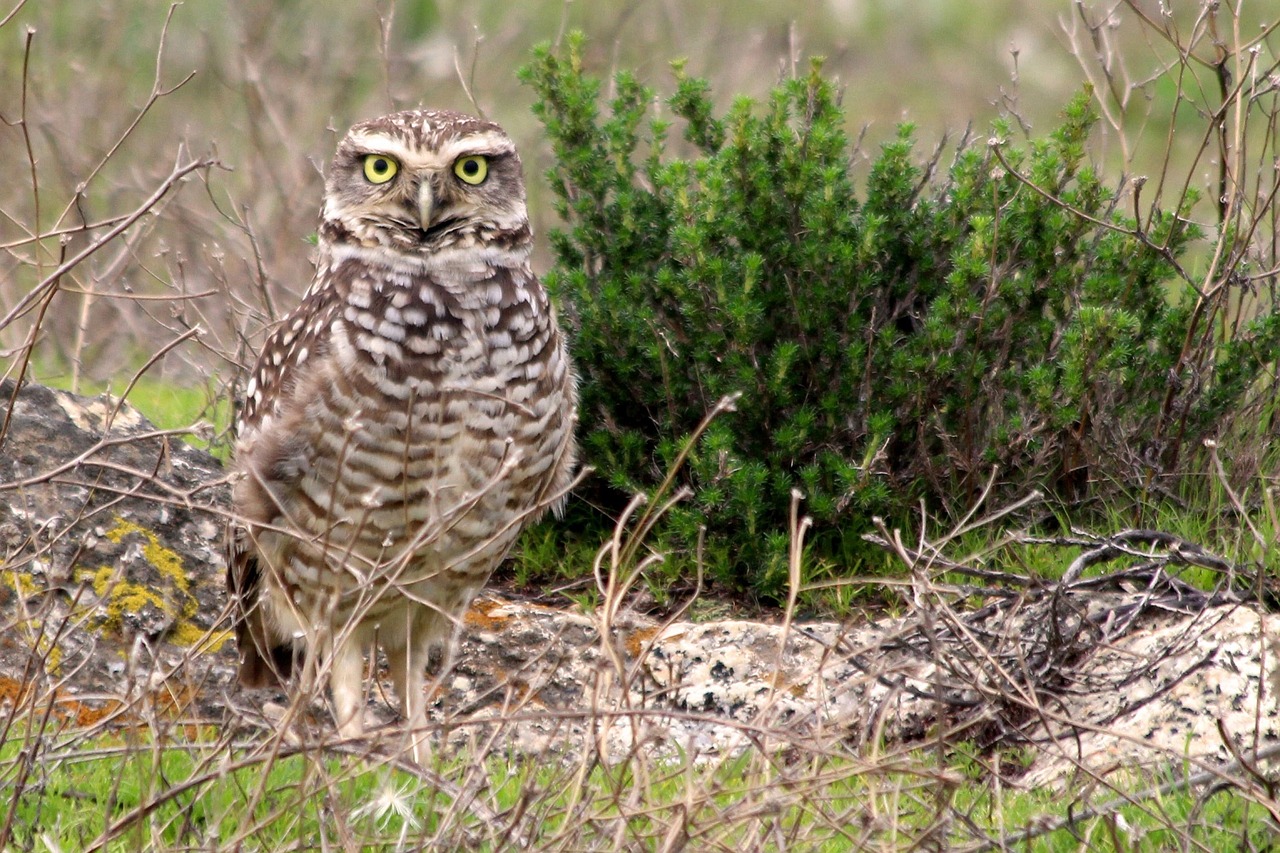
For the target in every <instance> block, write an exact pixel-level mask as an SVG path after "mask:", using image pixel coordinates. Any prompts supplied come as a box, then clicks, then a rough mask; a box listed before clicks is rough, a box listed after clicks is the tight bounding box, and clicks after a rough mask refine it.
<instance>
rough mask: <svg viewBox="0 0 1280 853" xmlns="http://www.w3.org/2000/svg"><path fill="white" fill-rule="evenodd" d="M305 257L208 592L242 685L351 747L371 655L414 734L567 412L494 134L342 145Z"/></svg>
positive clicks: (432, 116) (475, 123)
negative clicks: (229, 616) (303, 706)
mask: <svg viewBox="0 0 1280 853" xmlns="http://www.w3.org/2000/svg"><path fill="white" fill-rule="evenodd" d="M318 234H319V240H318V252H317V256H316V271H315V278H314V280H313V281H312V283H311V285H310V287H309V288H308V289H307V291H306V293H305V294H304V296H303V298H302V300H301V303H300V304H299V305H298V307H297V308H296V309H295V310H294V311H293V313H291V314H290V315H289V316H287V317H286V318H285V319H284V320H283V322H281V323H280V324H279V325H278V326H277V327H276V328H275V329H274V330H273V331H272V333H271V334H270V335H269V337H268V338H267V340H266V343H265V344H264V346H263V349H262V352H261V355H260V356H259V358H258V360H257V364H256V366H255V367H254V368H253V371H252V372H251V373H250V374H249V379H248V383H247V385H246V387H245V389H244V394H243V398H242V401H241V404H240V408H239V414H238V421H237V430H238V439H237V442H236V447H235V463H234V467H235V476H236V480H235V484H234V486H233V492H232V495H233V506H234V513H233V519H234V520H233V522H232V523H231V525H230V526H229V534H228V551H229V559H228V569H227V583H228V588H229V591H230V593H231V598H232V601H233V606H234V611H235V616H234V620H235V629H236V637H237V643H238V648H239V653H240V680H241V682H242V683H243V684H245V685H247V686H268V685H273V684H282V683H284V680H285V679H287V678H289V677H290V676H291V674H295V671H296V674H295V675H294V680H295V683H296V684H298V685H299V687H300V688H304V689H312V688H316V689H321V688H322V686H323V684H324V683H325V677H326V676H327V684H328V687H329V691H330V694H331V697H332V710H333V716H334V719H335V721H336V723H337V726H338V729H339V731H340V732H341V734H342V735H344V736H348V737H350V736H355V735H358V734H360V733H361V728H362V723H361V716H362V710H363V706H364V691H363V684H362V679H363V675H364V667H365V665H364V662H363V655H364V653H365V652H370V651H372V650H373V649H374V648H375V647H377V646H380V647H381V648H382V650H383V651H384V652H385V654H386V659H387V662H388V665H389V668H390V674H391V678H392V681H393V683H394V685H395V689H396V693H397V695H398V697H399V701H400V705H401V711H402V712H403V715H404V718H405V720H406V721H408V723H409V724H410V726H411V727H417V726H420V724H421V723H423V722H425V718H426V698H425V696H424V687H425V677H426V676H425V670H426V667H427V663H428V657H429V656H430V655H431V654H432V653H433V650H440V649H442V648H444V647H445V646H446V644H447V642H448V641H449V640H450V639H451V636H452V633H453V630H454V627H455V626H456V625H457V624H459V620H460V618H461V616H462V614H463V612H464V611H465V610H466V608H467V605H468V603H469V602H470V601H471V599H472V597H473V596H474V595H475V594H476V592H477V591H478V590H479V589H480V588H481V587H482V586H483V585H484V584H485V582H486V581H487V580H488V578H489V576H490V574H491V573H492V572H493V570H494V568H495V567H496V566H497V565H498V564H499V563H500V562H501V561H502V560H503V558H504V557H505V556H506V555H507V553H508V551H509V550H510V549H511V546H512V544H513V543H514V542H515V540H516V537H517V535H518V534H519V533H520V530H521V529H522V528H523V527H524V526H525V525H526V524H528V523H529V522H531V521H533V520H534V519H536V518H538V517H539V516H540V515H542V513H543V512H544V511H545V510H546V509H548V508H556V509H557V510H558V509H559V507H560V505H561V504H562V502H563V499H564V496H565V493H566V491H567V490H568V487H569V484H570V480H571V477H572V472H573V468H574V463H575V444H574V435H573V433H574V424H575V421H576V390H575V378H574V372H573V369H572V365H571V364H570V361H569V355H568V353H567V351H566V348H565V338H564V336H563V335H562V333H561V331H560V329H559V327H558V325H557V321H556V314H555V311H554V310H553V308H552V306H551V304H550V302H549V301H548V298H547V294H546V292H545V291H544V290H543V288H542V286H541V284H540V282H539V281H538V279H537V278H536V277H535V276H534V274H533V272H532V270H531V268H530V262H529V255H530V250H531V247H532V231H531V229H530V226H529V218H528V214H527V212H526V209H525V193H524V184H523V179H522V177H521V167H520V158H519V156H518V154H517V153H516V148H515V145H514V144H513V143H512V141H511V139H510V138H509V137H508V136H507V134H506V133H504V132H503V130H502V128H501V127H499V126H498V125H496V124H494V123H492V122H489V121H485V120H482V119H479V118H474V117H472V116H468V115H463V114H460V113H454V112H447V111H441V110H410V111H405V112H399V113H395V114H393V115H389V116H384V117H382V118H376V119H373V120H371V121H366V122H362V123H360V124H357V125H355V126H354V127H352V128H351V129H350V130H349V131H348V132H347V134H346V136H345V138H343V140H342V142H341V143H340V144H339V145H338V149H337V152H336V154H335V155H334V157H333V161H332V163H331V164H330V167H329V169H328V173H327V176H326V182H325V196H324V204H323V207H322V210H321V215H320V226H319V232H318ZM417 754H418V753H416V752H415V755H417Z"/></svg>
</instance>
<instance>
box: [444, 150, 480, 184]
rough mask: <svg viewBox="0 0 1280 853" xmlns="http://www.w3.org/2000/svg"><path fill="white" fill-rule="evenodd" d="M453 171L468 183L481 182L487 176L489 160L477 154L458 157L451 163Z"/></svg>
mask: <svg viewBox="0 0 1280 853" xmlns="http://www.w3.org/2000/svg"><path fill="white" fill-rule="evenodd" d="M453 173H454V174H455V175H457V176H458V177H459V178H461V179H462V180H464V181H466V182H467V183H468V184H472V185H475V184H481V183H484V179H485V178H487V177H488V176H489V161H488V160H487V159H485V158H484V157H482V156H480V155H479V154H473V155H471V156H470V157H459V158H458V162H456V163H454V164H453Z"/></svg>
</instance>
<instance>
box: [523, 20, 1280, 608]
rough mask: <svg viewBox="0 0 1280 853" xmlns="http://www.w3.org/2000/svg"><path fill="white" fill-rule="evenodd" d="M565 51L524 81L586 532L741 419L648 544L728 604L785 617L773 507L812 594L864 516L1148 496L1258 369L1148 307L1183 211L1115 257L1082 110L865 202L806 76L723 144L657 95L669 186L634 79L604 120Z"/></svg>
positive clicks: (732, 128)
mask: <svg viewBox="0 0 1280 853" xmlns="http://www.w3.org/2000/svg"><path fill="white" fill-rule="evenodd" d="M579 47H580V44H579V42H578V41H574V40H572V39H571V40H570V43H569V48H568V51H567V54H565V55H563V56H562V55H558V54H556V53H554V52H552V51H551V50H549V49H542V50H540V51H539V52H538V53H537V54H536V57H535V60H534V61H533V63H532V64H531V65H530V66H528V67H527V68H525V69H524V70H523V72H522V74H523V79H524V81H525V82H526V83H527V84H529V85H531V86H532V87H533V88H534V89H535V90H536V93H537V97H538V101H537V103H536V105H535V107H534V109H535V112H536V113H537V115H538V116H539V118H540V119H541V120H542V121H543V123H544V124H545V126H546V130H547V133H548V135H549V137H550V139H551V141H552V144H553V146H554V153H555V158H556V164H555V167H554V168H553V170H552V171H551V173H550V180H551V183H552V187H553V190H554V192H555V194H556V196H557V198H558V210H559V213H560V215H561V216H562V218H563V220H564V223H565V227H564V229H563V230H560V231H557V232H554V233H553V234H552V235H551V241H552V245H553V248H554V251H555V255H556V261H557V262H556V266H555V268H554V270H553V271H552V272H551V273H550V275H549V276H548V284H549V286H550V287H551V288H552V290H553V292H554V293H555V294H556V295H557V296H558V297H559V299H560V302H561V303H562V304H563V305H564V306H565V311H566V314H567V315H568V316H569V318H570V322H571V324H572V326H573V328H574V329H575V334H574V340H573V350H574V353H575V355H576V359H577V363H578V367H579V370H580V372H581V377H582V428H581V435H582V438H583V443H584V446H585V455H586V460H587V462H588V463H590V464H592V465H594V466H595V467H596V469H597V471H598V474H597V475H596V476H595V477H594V478H593V479H592V481H590V482H589V483H588V484H587V486H586V487H585V490H586V492H587V496H588V498H589V501H588V503H590V504H594V505H595V506H598V507H603V508H604V509H606V510H607V511H608V512H616V511H617V510H618V509H619V508H620V507H621V506H622V504H623V503H624V502H625V500H626V498H627V497H628V496H629V495H630V494H631V493H633V492H635V491H642V490H647V489H652V488H653V486H654V485H655V484H656V483H658V482H660V481H661V478H662V476H663V474H664V472H665V471H666V468H667V466H668V465H669V464H670V463H671V462H672V460H673V459H674V458H675V456H676V454H677V453H678V452H679V450H680V448H681V446H682V444H683V443H684V442H685V440H686V437H687V436H689V435H690V433H691V432H692V431H693V429H694V428H695V427H696V425H697V424H698V423H699V421H700V420H701V419H702V418H703V417H704V415H705V414H706V413H707V412H708V410H710V409H711V408H712V407H713V406H714V405H715V404H716V402H717V401H718V400H719V399H720V398H721V397H722V396H724V395H727V394H731V393H735V392H741V393H742V395H743V396H742V397H741V399H740V401H739V403H738V406H737V411H736V412H735V413H733V414H730V415H727V416H724V417H721V418H719V419H718V420H717V421H716V422H715V423H714V424H713V425H712V426H711V428H710V429H709V430H708V431H707V432H706V433H705V435H703V437H702V438H701V439H700V440H699V441H698V442H697V444H696V446H695V448H694V451H693V453H692V454H691V456H690V460H689V463H688V465H687V466H686V468H685V470H684V472H683V474H682V476H683V477H684V478H685V480H686V481H687V483H688V484H689V485H690V486H691V487H692V488H693V489H694V492H695V497H694V499H693V500H692V502H690V503H689V504H687V505H685V506H684V507H683V508H681V509H678V510H677V511H675V512H673V513H671V514H670V516H669V517H668V518H667V519H666V523H665V527H663V528H662V530H661V532H660V534H659V538H660V539H661V544H662V545H664V546H666V547H669V548H674V549H676V550H677V552H678V551H680V550H681V549H684V550H685V552H686V553H687V550H688V549H689V548H690V547H691V545H692V543H693V542H694V541H695V540H696V536H697V530H698V528H699V526H700V525H706V527H707V545H706V548H707V556H708V560H707V564H708V569H709V570H710V571H711V573H712V577H713V578H715V579H716V580H719V581H720V582H722V583H726V584H729V585H731V586H732V587H736V588H739V589H747V590H753V591H755V592H757V593H759V594H761V595H763V596H765V597H775V596H777V595H778V594H779V593H780V591H781V590H782V589H783V584H784V582H785V578H786V571H785V569H786V543H787V530H786V519H787V507H788V502H789V496H790V492H791V489H792V488H793V487H798V488H799V489H800V490H801V491H802V492H803V493H804V495H805V497H806V504H805V510H806V512H808V513H809V514H810V515H812V516H813V517H814V519H815V522H816V525H815V528H814V534H813V536H812V537H811V543H810V548H809V555H808V557H809V564H810V570H811V571H812V569H813V567H814V566H818V565H824V564H825V565H826V566H828V567H830V566H836V567H841V570H843V571H846V572H848V571H853V570H855V568H856V567H855V566H854V565H853V564H854V562H855V561H856V560H857V559H858V556H859V553H860V542H859V537H860V535H861V534H862V533H863V532H865V531H866V530H867V529H868V528H869V527H870V523H869V522H870V517H871V516H872V515H873V514H877V515H884V516H888V517H890V518H894V517H898V516H901V515H902V514H903V513H905V512H909V511H911V509H912V507H914V506H915V505H916V504H917V502H919V501H920V500H922V499H923V500H924V501H925V502H926V504H927V505H929V506H930V507H932V508H933V509H934V510H935V511H941V512H955V511H960V510H964V509H966V508H968V507H969V506H971V505H972V502H973V501H974V500H975V498H976V497H977V495H978V494H979V493H980V492H981V491H982V489H983V487H984V486H985V484H986V482H987V481H988V479H989V478H990V477H991V474H992V471H997V472H998V474H997V479H996V493H997V495H1001V496H1004V497H1010V496H1015V495H1021V494H1023V493H1025V492H1026V491H1027V490H1030V489H1032V488H1039V489H1043V490H1046V491H1047V492H1049V493H1051V494H1054V495H1057V496H1058V497H1059V498H1061V499H1062V500H1064V501H1079V500H1082V499H1085V498H1089V497H1100V496H1106V495H1108V494H1112V493H1114V490H1115V489H1116V488H1117V487H1125V486H1132V487H1139V486H1141V485H1142V483H1143V482H1146V481H1148V480H1149V479H1150V478H1151V477H1153V476H1161V477H1162V476H1166V475H1168V474H1169V473H1170V472H1172V471H1173V470H1174V469H1175V466H1176V465H1177V464H1178V463H1179V462H1180V458H1181V456H1182V455H1183V454H1185V452H1186V449H1187V448H1192V447H1197V446H1198V445H1199V443H1200V439H1202V438H1203V437H1205V436H1208V435H1211V434H1213V431H1214V429H1215V426H1216V424H1217V422H1218V419H1219V417H1220V416H1221V415H1222V414H1223V413H1224V412H1227V411H1229V410H1230V409H1231V408H1232V407H1233V406H1234V405H1236V404H1238V402H1239V401H1240V399H1241V395H1243V394H1244V393H1246V392H1247V391H1248V389H1249V388H1250V387H1251V385H1253V384H1254V380H1255V379H1256V378H1257V376H1258V374H1259V370H1260V368H1261V365H1263V364H1265V363H1266V362H1267V361H1268V360H1270V359H1272V358H1273V357H1274V353H1275V351H1276V339H1277V328H1276V325H1277V324H1276V322H1275V321H1274V320H1272V319H1271V318H1270V317H1267V318H1264V319H1262V320H1260V321H1258V322H1256V323H1255V324H1254V326H1251V327H1248V328H1244V329H1242V330H1241V331H1240V332H1239V335H1238V336H1237V338H1236V339H1234V340H1233V341H1232V342H1231V343H1230V345H1229V346H1225V347H1221V346H1218V345H1217V344H1215V342H1214V340H1213V331H1212V328H1211V324H1210V322H1209V320H1208V319H1207V317H1206V316H1205V314H1204V312H1203V311H1198V310H1195V308H1194V306H1195V300H1194V297H1195V293H1194V292H1191V291H1188V290H1186V289H1184V290H1183V291H1182V294H1185V298H1184V296H1183V295H1180V294H1178V293H1172V294H1171V293H1167V292H1166V289H1167V287H1168V286H1169V284H1170V282H1172V281H1173V280H1174V279H1175V270H1176V269H1177V267H1176V266H1175V265H1176V264H1177V263H1178V259H1179V257H1180V256H1181V255H1182V254H1183V253H1184V250H1185V249H1186V248H1187V246H1188V244H1189V243H1190V242H1191V241H1194V240H1195V239H1196V238H1197V237H1198V236H1199V235H1198V232H1197V229H1196V228H1195V227H1193V226H1192V225H1190V224H1189V221H1188V218H1187V214H1188V210H1189V208H1190V205H1191V204H1192V203H1193V202H1194V199H1193V198H1187V199H1186V200H1185V206H1184V209H1182V210H1178V211H1165V212H1161V211H1156V212H1153V214H1152V215H1151V217H1150V221H1149V223H1146V224H1145V225H1144V231H1143V233H1142V236H1141V237H1139V236H1134V230H1135V223H1134V222H1133V221H1131V220H1128V219H1126V218H1125V216H1124V215H1122V214H1121V213H1120V211H1119V210H1117V198H1118V195H1119V194H1118V192H1117V191H1116V190H1115V189H1112V188H1110V187H1108V186H1107V185H1105V184H1104V182H1103V181H1102V179H1101V178H1100V177H1099V175H1098V174H1097V173H1096V172H1095V171H1094V169H1093V168H1092V167H1091V166H1090V165H1089V164H1088V162H1087V159H1086V156H1085V147H1086V142H1087V140H1088V137H1089V133H1090V129H1091V127H1092V126H1093V124H1094V122H1095V115H1094V113H1093V111H1092V108H1091V97H1090V95H1089V93H1088V92H1085V93H1082V94H1081V95H1079V96H1078V97H1077V98H1075V99H1074V100H1073V101H1072V102H1071V103H1070V104H1069V105H1068V106H1067V108H1066V110H1065V112H1064V116H1063V120H1062V124H1061V126H1060V127H1059V128H1058V129H1057V130H1056V131H1054V132H1053V133H1052V134H1051V135H1050V136H1049V137H1048V138H1047V139H1044V140H1041V141H1034V142H1032V143H1030V144H1028V145H1026V146H1025V147H1018V146H1015V145H1013V144H1011V143H1008V142H993V143H992V144H963V145H961V146H960V147H959V150H958V151H957V152H956V153H955V155H954V159H953V161H952V162H951V164H950V167H949V169H946V168H942V169H938V168H936V161H937V159H938V158H935V162H934V163H927V162H926V163H921V162H920V158H918V157H917V156H916V155H915V153H914V150H913V146H914V142H913V138H912V129H911V127H910V126H904V127H902V128H901V129H900V131H899V133H898V136H897V138H896V139H895V140H894V141H892V142H890V143H889V144H887V145H885V146H883V149H882V151H881V152H880V154H879V157H878V158H877V159H876V160H875V161H874V163H873V164H872V165H871V168H870V172H869V176H868V177H867V178H866V183H865V187H864V188H863V189H862V191H861V192H859V191H858V190H857V188H856V187H855V184H854V181H853V178H852V151H851V147H850V142H849V139H848V138H847V135H846V133H845V129H844V128H845V124H846V118H845V116H844V114H843V112H842V110H841V107H840V101H839V93H838V91H837V90H836V88H835V87H834V86H833V85H832V84H831V83H830V82H828V81H826V80H824V79H823V78H822V76H821V74H820V70H819V68H818V66H817V65H816V64H815V66H814V68H813V70H812V72H811V73H810V74H809V76H808V77H806V78H804V79H794V80H787V81H784V82H782V83H780V84H779V85H778V86H777V88H776V89H775V90H774V91H773V93H772V96H771V97H770V98H769V100H768V102H767V103H765V104H763V105H760V104H756V103H753V102H752V101H750V100H746V99H741V100H738V101H737V102H735V103H734V104H733V106H732V107H731V108H730V109H729V111H728V113H727V114H726V115H724V116H723V117H720V118H717V117H716V116H715V115H714V113H715V110H714V108H713V106H712V103H711V100H710V97H709V94H708V86H707V84H706V83H705V82H704V81H701V80H697V79H692V78H689V77H687V76H685V75H684V74H683V73H681V71H680V69H679V67H677V69H676V78H677V85H676V91H675V94H674V95H672V96H671V97H669V98H668V99H667V100H666V104H667V105H668V106H669V107H670V110H671V112H672V113H674V115H675V116H676V117H678V118H679V119H681V120H682V126H683V137H684V140H685V142H684V143H677V144H679V145H681V146H682V147H683V148H684V150H687V151H689V152H691V154H692V156H687V157H677V156H673V155H672V154H671V153H670V151H669V150H668V133H669V131H670V128H671V125H672V123H671V122H669V121H665V120H662V119H657V118H652V117H650V118H648V120H647V121H646V116H649V115H650V113H651V105H652V104H653V103H654V94H653V92H652V91H651V90H650V89H649V88H647V87H645V86H643V85H641V84H640V83H639V82H638V81H637V80H636V79H635V77H634V76H632V75H631V74H629V73H627V72H625V71H624V72H621V73H619V74H617V75H616V77H615V80H614V91H615V94H614V95H613V97H612V99H611V101H610V103H609V109H608V112H607V114H603V115H602V113H601V109H600V104H601V97H600V88H601V85H600V81H599V80H598V79H595V78H593V77H592V76H590V75H589V74H587V73H585V72H584V71H583V70H582V67H581V62H580V59H579V56H580V54H579ZM653 112H660V110H654V111H653ZM995 133H996V135H997V137H1007V136H1008V135H1009V134H1008V129H1007V128H1006V127H1003V126H997V127H996V129H995ZM672 147H675V145H673V146H672ZM1215 364H1216V369H1215ZM676 563H677V564H678V563H679V561H678V560H677V561H676Z"/></svg>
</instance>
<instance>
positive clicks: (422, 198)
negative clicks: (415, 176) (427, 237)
mask: <svg viewBox="0 0 1280 853" xmlns="http://www.w3.org/2000/svg"><path fill="white" fill-rule="evenodd" d="M434 214H435V196H433V195H432V193H431V182H430V181H426V180H424V181H423V182H422V183H421V185H419V187H418V222H419V223H420V224H421V225H422V230H423V231H426V230H427V229H429V228H430V227H431V217H432V216H433V215H434Z"/></svg>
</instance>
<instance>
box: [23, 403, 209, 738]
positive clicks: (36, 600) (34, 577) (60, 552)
mask: <svg viewBox="0 0 1280 853" xmlns="http://www.w3.org/2000/svg"><path fill="white" fill-rule="evenodd" d="M0 425H3V426H0V428H2V429H3V443H0V566H2V567H3V584H2V585H0V618H3V619H4V620H5V622H6V624H8V625H10V626H11V628H10V629H9V630H8V631H6V632H5V635H4V638H3V639H2V640H0V667H3V669H4V670H6V671H7V673H6V674H11V675H12V676H13V677H14V678H18V677H20V676H19V674H21V673H27V678H28V679H29V678H30V673H33V672H38V673H41V674H42V677H44V678H48V679H53V680H55V681H56V680H58V679H60V678H61V677H63V676H65V675H66V674H68V673H71V672H76V673H77V677H76V681H77V682H78V683H82V684H90V683H91V684H94V685H95V686H96V687H106V686H108V685H110V686H113V687H116V688H120V689H124V688H125V685H126V683H136V682H144V683H145V681H146V680H149V673H150V672H153V671H155V670H157V669H158V668H161V669H162V668H166V667H171V666H175V665H176V664H177V663H178V662H179V661H180V660H181V659H182V658H184V657H188V656H193V655H194V654H201V653H207V652H215V653H216V652H222V654H215V655H203V654H201V656H202V657H203V658H204V659H205V660H206V662H207V663H209V664H213V663H214V662H215V661H216V662H220V664H221V665H222V666H225V667H228V668H229V666H230V663H231V661H230V659H229V657H228V656H229V654H230V644H228V643H227V642H226V641H227V639H228V638H229V636H230V632H229V631H226V630H224V629H225V628H226V626H225V625H224V624H223V621H224V620H223V618H222V617H223V611H224V608H225V601H226V596H225V593H224V589H223V581H222V577H223V566H224V565H225V563H224V560H223V557H222V554H221V548H222V544H221V542H222V529H223V525H224V520H225V517H226V516H225V513H226V509H227V505H228V504H227V487H226V483H225V474H224V472H223V470H222V466H221V464H220V463H219V462H218V460H217V459H215V458H214V457H212V456H210V455H209V454H207V453H205V452H203V451H201V450H198V449H196V448H194V447H192V446H190V445H189V444H187V443H186V442H184V441H183V440H182V438H181V436H179V435H177V434H173V433H171V432H166V431H163V430H160V429H158V428H156V427H155V426H154V425H153V424H152V423H151V422H149V421H148V420H147V419H146V418H144V417H143V416H142V415H141V414H139V413H138V412H137V411H136V410H134V409H133V408H131V407H129V406H128V405H124V404H121V403H120V401H119V400H116V399H114V398H111V397H107V396H102V397H81V396H77V395H74V394H70V393H68V392H64V391H58V390H54V389H51V388H46V387H42V386H39V385H33V384H27V385H25V386H23V387H22V388H21V389H20V390H17V391H15V386H14V383H13V382H12V381H6V382H3V383H0ZM224 646H226V648H225V649H224ZM33 656H34V659H33ZM144 677H145V678H144ZM75 713H76V715H77V716H82V714H81V713H80V712H79V711H76V712H75Z"/></svg>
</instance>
